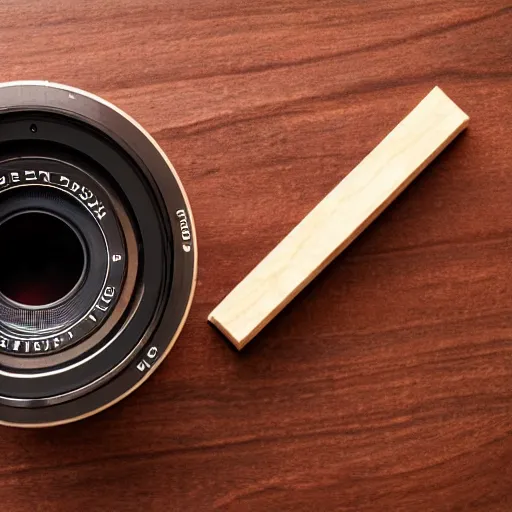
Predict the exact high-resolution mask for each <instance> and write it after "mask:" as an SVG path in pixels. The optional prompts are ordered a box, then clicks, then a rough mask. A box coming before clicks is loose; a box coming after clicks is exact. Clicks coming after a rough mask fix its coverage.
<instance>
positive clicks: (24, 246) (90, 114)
mask: <svg viewBox="0 0 512 512" xmlns="http://www.w3.org/2000/svg"><path fill="white" fill-rule="evenodd" d="M0 244H1V245H0V423H3V424H7V425H14V426H26V427H35V426H50V425H57V424H62V423H67V422H70V421H75V420H78V419H81V418H84V417H87V416H90V415H92V414H94V413H96V412H99V411H101V410H103V409H105V408H106V407H108V406H110V405H112V404H114V403H115V402H117V401H119V400H120V399H122V398H123V397H125V396H126V395H128V394H129V393H130V392H131V391H133V390H134V389H135V388H137V387H138V386H139V385H140V384H141V383H142V382H143V381H144V380H145V379H147V378H148V376H149V375H150V374H151V373H152V372H153V371H154V370H155V368H156V367H157V366H158V365H159V364H160V363H161V361H162V360H163V358H164V357H165V356H166V355H167V353H168V352H169V350H170V349H171V348H172V346H173V344H174V342H175V341H176V338H177V336H178V334H179V332H180V330H181V328H182V326H183V323H184V321H185V319H186V316H187V314H188V310H189V308H190V303H191V300H192V295H193V291H194V286H195V279H196V271H197V253H196V247H195V234H194V226H193V219H192V215H191V211H190V208H189V204H188V200H187V198H186V195H185V192H184V190H183V187H182V185H181V183H180V181H179V178H178V176H177V174H176V172H175V171H174V169H173V167H172V165H171V164H170V162H169V160H168V159H167V157H166V156H165V154H164V153H163V152H162V150H161V149H160V148H159V147H158V145H157V144H156V142H155V141H154V140H153V139H152V138H151V136H150V135H149V134H148V133H147V132H145V131H144V129H143V128H142V127H140V125H138V124H137V123H136V122H135V121H134V120H133V119H131V118H130V117H129V116H128V115H126V114H125V113H124V112H122V111H121V110H119V109H118V108H116V107H114V106H113V105H111V104H110V103H108V102H106V101H105V100H103V99H101V98H99V97H96V96H94V95H92V94H89V93H86V92H84V91H81V90H78V89H74V88H71V87H67V86H63V85H59V84H52V83H48V82H12V83H6V84H0Z"/></svg>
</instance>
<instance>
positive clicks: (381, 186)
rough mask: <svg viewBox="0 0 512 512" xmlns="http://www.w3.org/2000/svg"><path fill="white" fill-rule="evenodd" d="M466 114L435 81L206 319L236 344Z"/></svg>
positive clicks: (455, 130) (326, 259)
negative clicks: (408, 111) (412, 107)
mask: <svg viewBox="0 0 512 512" xmlns="http://www.w3.org/2000/svg"><path fill="white" fill-rule="evenodd" d="M375 115H378V113H376V114H375ZM468 121H469V118H468V116H467V115H466V114H465V113H464V112H463V111H462V110H461V109H460V108H459V107H458V106H457V105H456V104H455V103H454V102H453V101H452V100H451V99H450V98H448V96H446V94H445V93H444V92H443V91H442V90H441V89H440V88H439V87H436V88H434V89H433V90H432V91H431V92H430V93H429V94H428V95H427V96H426V97H425V98H424V99H423V100H422V101H421V102H420V103H419V105H418V106H417V107H416V108H415V109H414V110H413V111H412V112H411V113H410V114H409V115H408V116H407V117H406V118H405V119H403V120H402V121H401V122H400V124H399V125H398V126H397V127H396V128H395V129H394V130H393V131H392V132H391V133H390V134H389V135H388V136H387V137H386V138H385V139H384V140H383V141H382V142H381V143H380V144H379V145H378V146H377V147H376V148H375V149H374V150H373V151H372V152H371V153H370V154H369V155H368V156H367V157H366V158H365V159H364V160H363V161H362V162H361V163H360V164H359V165H358V166H357V167H356V168H355V169H354V170H353V171H352V172H351V173H350V174H349V175H348V176H347V177H346V178H345V179H344V180H342V182H341V183H340V184H339V185H338V186H337V187H336V188H335V189H334V190H332V192H331V193H330V194H329V195H327V197H325V198H324V199H323V200H322V201H321V202H320V203H319V204H318V205H317V206H316V207H315V208H314V209H313V210H312V211H311V212H310V213H309V215H307V216H306V217H305V218H304V219H303V220H302V221H301V223H300V224H299V225H297V226H296V227H295V228H294V229H293V231H291V232H290V234H288V235H287V236H286V238H285V239H284V240H282V241H281V242H280V243H279V245H278V246H277V247H276V248H275V249H274V250H273V251H272V252H271V253H270V254H268V256H266V257H265V258H264V259H263V260H262V261H261V262H260V263H259V264H258V265H257V266H256V268H255V269H254V270H253V271H252V272H251V273H250V274H249V275H248V276H247V277H246V278H245V279H244V280H243V281H242V282H240V283H239V284H238V285H237V286H236V287H235V289H234V290H233V291H231V293H230V294H229V295H228V296H227V297H226V298H225V299H224V300H223V301H222V302H221V303H220V304H219V305H218V306H217V307H216V308H215V309H214V310H213V311H212V312H211V313H210V315H209V317H208V320H209V321H210V322H211V323H212V324H213V325H215V326H216V327H217V328H218V329H219V330H220V331H221V332H223V333H224V334H225V335H226V336H227V338H228V339H229V340H230V341H231V342H232V343H233V345H235V347H236V348H237V349H239V350H240V349H242V348H243V347H244V346H245V345H246V344H247V343H249V341H251V339H252V338H253V337H254V336H255V335H256V334H258V333H259V332H260V331H261V330H262V329H263V327H265V326H266V325H267V324H268V322H270V320H272V319H273V318H274V317H275V316H276V315H277V314H278V313H279V312H280V311H281V310H282V309H283V308H284V307H285V306H286V305H287V304H288V303H289V302H290V301H291V300H292V299H293V298H294V297H295V296H296V295H297V294H298V293H299V292H300V291H302V290H303V289H304V287H305V286H306V285H307V284H309V283H310V282H311V281H312V280H313V279H314V278H315V277H316V276H317V275H318V274H319V273H320V272H321V271H322V270H323V269H324V268H325V267H326V266H327V265H328V264H329V263H330V262H331V261H332V260H333V259H334V258H335V257H336V256H338V255H339V254H340V253H341V252H342V251H343V250H344V249H345V248H346V247H348V245H349V244H350V243H351V242H352V241H353V240H354V239H355V238H356V237H357V236H358V235H359V234H360V233H362V231H363V230H364V229H365V228H366V227H367V226H369V225H370V223H371V222H372V221H373V220H374V219H375V218H377V216H378V215H379V214H380V213H381V212H382V211H383V210H384V209H385V208H386V207H387V206H388V205H389V204H390V203H391V202H392V201H393V200H394V199H395V198H396V197H397V196H398V195H399V194H400V193H401V192H402V191H403V190H404V189H405V187H407V185H409V184H410V183H411V182H412V181H413V180H414V178H416V176H418V174H419V173H420V172H421V171H422V170H423V169H425V167H426V166H427V165H428V164H429V163H430V162H431V161H432V160H433V159H434V158H435V157H436V156H437V155H438V154H439V153H440V152H441V151H442V150H443V149H444V148H445V147H446V146H447V145H448V144H449V143H450V142H451V141H452V140H453V139H454V138H455V137H456V136H457V135H459V133H461V132H462V131H463V130H464V128H466V126H467V124H468ZM248 250H249V248H248Z"/></svg>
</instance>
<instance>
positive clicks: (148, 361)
mask: <svg viewBox="0 0 512 512" xmlns="http://www.w3.org/2000/svg"><path fill="white" fill-rule="evenodd" d="M157 355H158V349H157V348H156V347H151V348H150V349H149V350H148V351H147V353H146V356H145V357H144V359H143V360H142V361H141V362H140V363H139V364H138V365H137V370H139V372H142V373H144V372H145V371H146V370H147V369H148V368H151V367H152V366H153V363H154V362H155V360H156V356H157Z"/></svg>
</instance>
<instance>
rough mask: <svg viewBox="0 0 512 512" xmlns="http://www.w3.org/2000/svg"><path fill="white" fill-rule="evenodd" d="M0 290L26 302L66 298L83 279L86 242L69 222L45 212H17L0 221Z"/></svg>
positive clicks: (36, 304) (33, 304)
mask: <svg viewBox="0 0 512 512" xmlns="http://www.w3.org/2000/svg"><path fill="white" fill-rule="evenodd" d="M0 243H1V247H2V250H1V251H0V269H2V270H1V271H0V293H2V294H3V295H4V296H5V297H7V298H8V299H10V300H12V301H15V302H17V303H19V304H21V305H24V306H31V307H41V306H45V305H48V304H52V303H55V302H57V301H59V300H61V299H62V298H64V297H65V296H66V295H67V294H68V293H69V292H71V291H72V290H73V288H74V287H75V286H76V285H77V283H78V282H79V281H80V279H81V276H82V275H83V273H84V267H85V262H86V257H85V252H84V248H83V245H82V243H81V241H80V239H79V238H78V235H77V234H76V233H75V231H74V230H73V229H72V228H71V226H69V225H68V224H67V222H65V221H63V220H61V219H59V218H58V217H56V216H55V215H50V214H48V213H46V212H39V211H38V212H28V213H23V214H19V215H15V216H13V217H11V218H9V219H7V220H6V221H5V222H3V223H2V224H0Z"/></svg>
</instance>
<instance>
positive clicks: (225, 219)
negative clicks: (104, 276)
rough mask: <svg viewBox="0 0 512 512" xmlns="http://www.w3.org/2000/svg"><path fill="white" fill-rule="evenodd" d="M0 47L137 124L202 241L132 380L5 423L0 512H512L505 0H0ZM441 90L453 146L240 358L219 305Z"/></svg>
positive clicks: (5, 66) (8, 76)
mask: <svg viewBox="0 0 512 512" xmlns="http://www.w3.org/2000/svg"><path fill="white" fill-rule="evenodd" d="M0 52H1V53H0V56H1V61H2V68H1V69H2V77H1V78H2V80H5V81H8V80H19V79H49V80H53V81H58V82H63V83H67V84H70V85H74V86H77V87H80V88H83V89H87V90H89V91H91V92H94V93H96V94H99V95H101V96H103V97H105V98H106V99H108V100H110V101H112V102H114V103H115V104H117V105H118V106H119V107H121V108H123V109H124V110H126V111H127V112H128V113H129V114H131V115H133V116H134V117H135V118H136V119H137V120H138V121H139V122H141V123H142V124H143V125H144V126H145V127H146V128H147V129H148V130H149V131H150V132H151V133H152V134H153V135H154V137H155V138H156V139H157V141H158V142H159V143H160V144H161V146H162V147H163V149H164V150H165V151H166V152H167V153H168V155H169V157H170V158H171V160H172V162H173V163H174V165H175V167H176V168H177V170H178V172H179V174H180V176H181V178H182V180H183V183H184V185H185V187H186V189H187V191H188V194H189V197H190V200H191V203H192V207H193V211H194V214H195V219H196V225H197V232H198V238H199V248H200V264H199V280H198V286H197V294H196V299H195V302H194V306H193V308H192V311H191V314H190V317H189V320H188V322H187V324H186V327H185V329H184V331H183V334H182V336H181V337H180V339H179V341H178V343H177V345H176V347H175V349H174V350H173V351H172V352H171V354H170V356H169V357H168V359H167V360H166V361H165V362H164V363H163V364H162V366H161V367H160V369H159V370H158V371H157V372H156V373H155V375H154V376H153V377H152V378H151V379H150V380H149V381H148V382H147V383H146V384H145V385H144V386H143V387H142V388H140V389H139V390H138V391H136V392H135V393H134V394H133V395H132V396H130V397H129V398H127V399H126V400H124V401H123V402H122V403H121V404H119V405H116V406H114V407H113V408H111V409H109V410H108V411H106V412H104V413H102V414H100V415H98V416H96V417H94V418H91V419H89V420H86V421H83V422H80V423H77V424H72V425H68V426H65V427H59V428H54V429H49V430H38V431H24V430H16V429H7V428H1V429H0V462H1V466H0V508H1V510H2V512H4V511H5V512H17V511H25V510H30V511H66V510H71V511H75V510H76V511H89V510H102V511H103V510H105V511H110V510H115V511H117V510H119V511H139V510H142V511H159V510H162V511H163V510H172V511H179V512H181V511H187V512H188V511H191V512H202V511H210V510H221V511H285V510H293V511H306V512H309V511H317V510H318V511H338V510H339V511H364V512H370V511H372V512H373V511H375V512H382V511H384V512H386V511H393V512H398V511H413V512H416V511H419V512H425V511H466V510H471V511H485V512H488V511H506V512H510V511H511V510H512V341H511V340H512V265H511V258H512V166H511V159H512V151H511V149H510V148H511V142H510V132H509V129H510V125H511V124H512V106H511V105H512V79H511V77H512V5H511V3H510V0H486V1H483V0H478V1H459V2H455V1H450V2H449V1H444V0H430V1H423V0H421V1H420V0H416V1H406V0H387V1H366V2H360V1H356V0H295V1H292V0H260V1H253V2H247V1H245V0H174V1H173V2H169V1H165V0H158V1H148V0H97V1H96V0H94V1H87V2H71V1H69V2H65V1H63V0H60V1H59V0H39V1H35V0H34V1H32V2H29V1H25V0H2V2H1V3H0ZM434 85H439V86H441V87H442V88H443V89H444V90H445V91H446V92H447V93H448V94H449V95H450V96H451V97H452V98H453V99H454V101H456V102H457V103H458V104H459V105H460V106H461V107H462V108H463V109H464V110H465V111H466V112H467V113H468V114H469V115H470V116H471V123H470V128H469V130H468V131H467V133H465V134H464V135H463V136H462V137H460V138H459V139H458V140H457V141H456V142H455V143H454V144H453V145H452V146H451V147H450V148H449V149H448V150H447V151H446V152H445V153H443V154H442V155H441V157H440V158H439V159H438V160H437V161H436V162H435V163H434V164H433V165H431V166H430V167H429V168H428V169H427V170H426V171H425V172H424V173H423V174H422V176H420V178H419V179H418V180H417V181H415V182H414V183H413V185H411V187H410V188H409V189H408V190H407V191H406V192H405V193H404V194H403V195H402V196H401V197H400V198H399V199H398V201H396V203H394V204H393V205H392V206H391V207H390V208H389V209H388V210H387V211H386V212H385V213H384V214H383V215H382V216H381V217H380V218H379V219H378V220H377V222H375V224H373V225H372V226H371V227H370V229H368V230H367V231H366V232H365V233H364V234H363V235H362V236H361V237H360V238H359V239H358V240H357V241H356V242H355V243H354V244H353V245H352V246H351V247H350V248H349V250H348V251H347V252H346V253H344V254H343V255H342V256H341V257H340V258H338V259H337V260H336V261H335V262H334V263H333V264H332V265H331V266H330V267H329V268H328V269H327V270H326V271H325V272H324V273H323V274H322V275H321V276H320V278H318V279H317V280H316V281H315V282H314V283H313V284H312V285H311V286H309V287H308V288H307V290H306V291H305V292H303V293H302V294H301V295H300V296H299V297H298V298H297V299H296V300H295V301H294V302H293V303H292V304H291V305H290V306H289V307H287V308H286V310H285V311H284V312H283V313H282V314H281V315H280V316H279V317H278V318H277V319H276V320H274V321H273V322H272V323H271V325H270V326H269V327H267V328H266V329H265V330H264V331H263V332H262V333H261V334H260V335H259V336H258V337H257V339H255V340H254V341H253V342H252V343H251V344H250V345H249V346H248V347H247V349H246V350H245V351H244V352H243V353H237V352H235V351H234V350H232V349H231V348H229V346H228V344H227V343H226V342H225V341H224V340H223V338H222V337H221V335H220V334H219V333H218V332H216V331H215V330H214V329H212V328H211V327H210V326H209V325H208V324H207V323H206V317H207V314H208V313H209V312H210V310H211V309H212V308H213V307H214V306H215V305H216V304H217V303H218V302H219V301H220V300H221V299H222V298H223V297H224V296H225V295H226V294H227V293H228V291H230V290H231V288H232V287H233V286H234V285H235V284H236V283H237V282H239V280H240V279H242V278H243V277H244V276H245V275H246V273H247V272H248V271H249V270H251V269H252V268H253V267H254V265H255V264H256V263H257V262H258V261H259V260H260V259H261V258H262V257H263V256H264V255H265V254H267V252H268V251H269V250H270V249H272V248H273V247H274V246H275V244H276V243H277V242H278V241H279V240H280V239H281V238H282V237H283V236H284V235H285V234H286V233H288V232H289V230H290V229H291V228H292V227H293V226H294V225H295V224H296V223H297V222H299V221H300V220H301V219H302V217H303V216H304V215H305V214H306V213H307V212H308V211H309V210H310V209H311V208H312V207H313V206H314V205H315V204H316V203H317V202H318V201H319V200H320V199H321V198H323V197H324V196H325V195H326V193H327V192H329V191H330V190H331V188H333V187H334V185H336V184H337V183H338V182H339V180H340V179H342V178H343V177H344V176H345V175H346V174H347V173H348V172H349V171H350V170H351V169H352V168H353V167H354V166H355V165H356V164H357V163H358V162H359V161H360V160H361V159H362V158H363V157H364V156H365V155H366V154H367V153H368V152H369V151H370V150H371V149H372V148H373V147H374V146H375V145H376V144H377V143H378V142H379V141H380V140H381V139H382V138H383V137H384V136H385V135H386V134H387V133H388V131H389V130H390V129H391V128H393V127H394V126H395V125H396V124H397V123H398V121H399V120H400V119H401V118H402V117H403V116H404V115H405V114H406V113H408V112H409V111H410V110H411V109H412V108H413V107H414V106H415V105H416V104H417V103H418V101H419V100H420V99H421V98H422V97H423V96H424V95H425V94H427V92H428V91H429V90H430V89H431V88H432V87H433V86H434Z"/></svg>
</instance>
